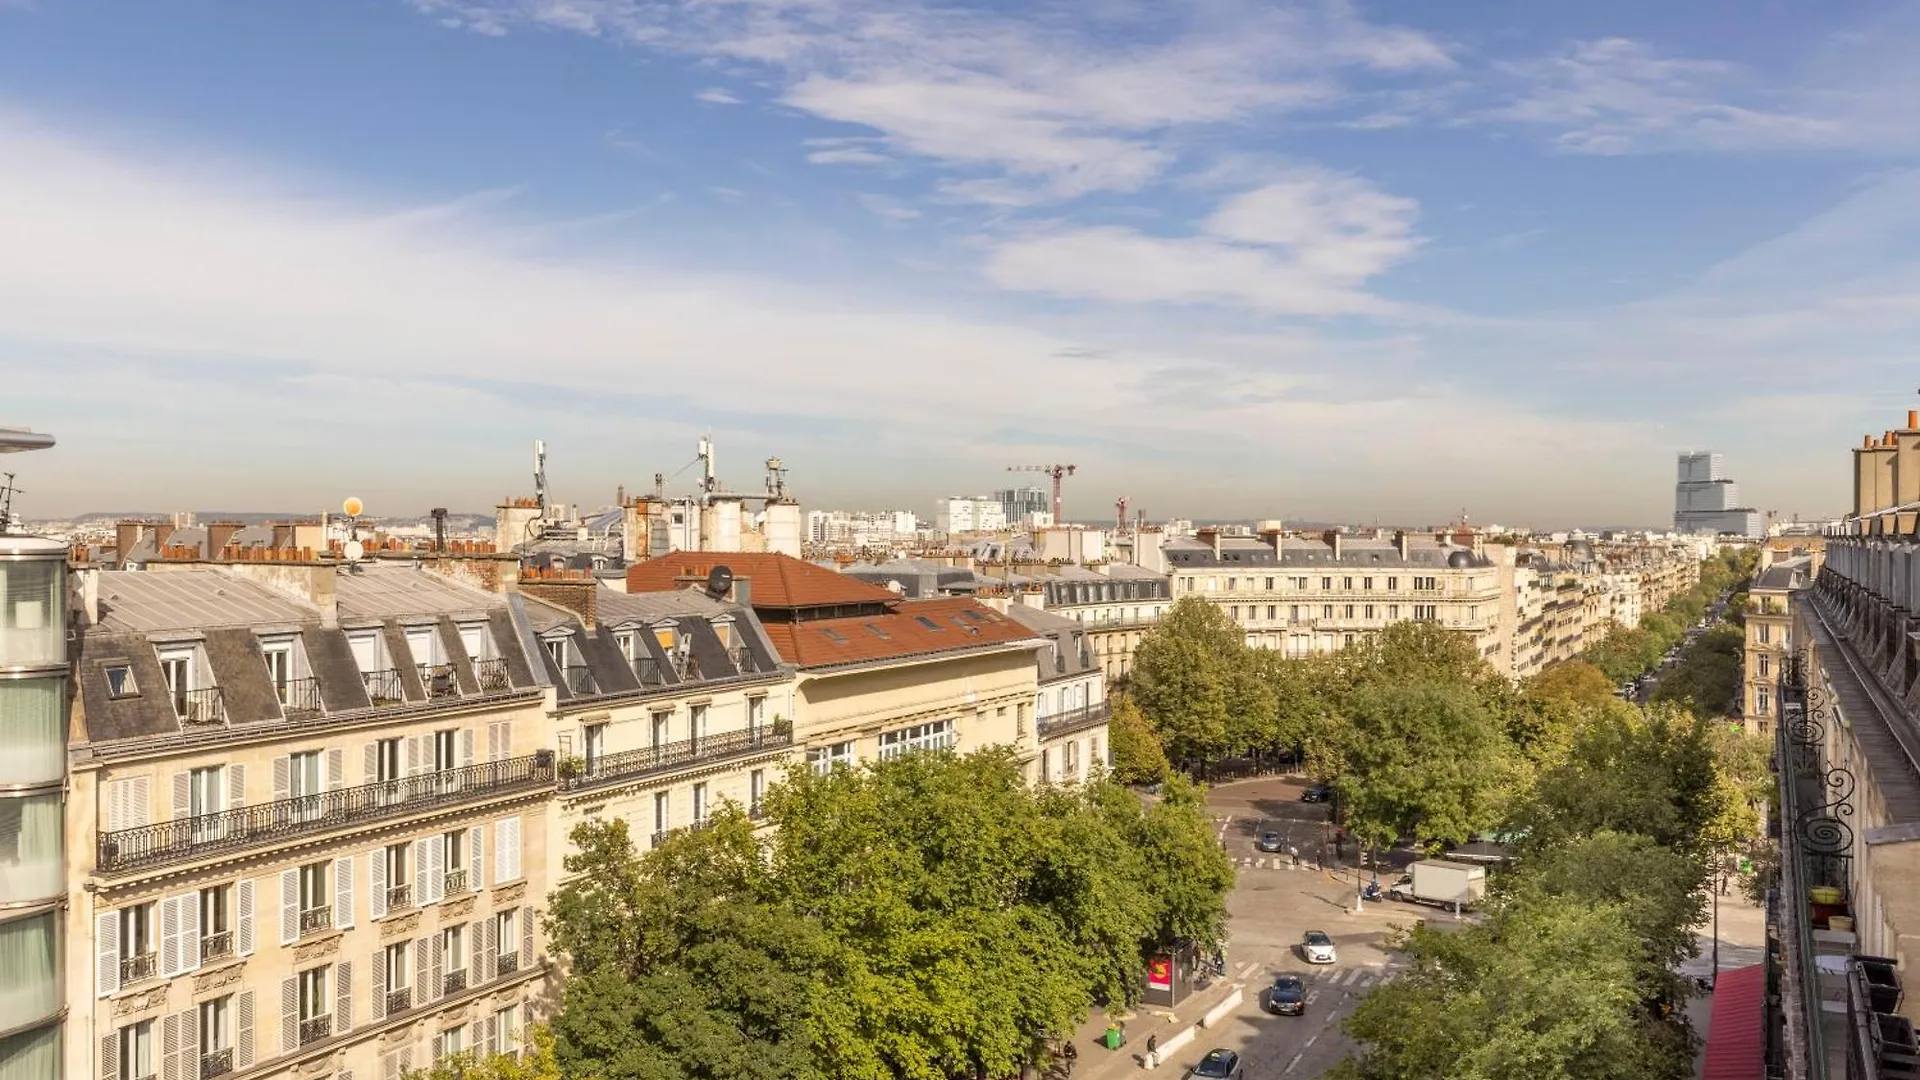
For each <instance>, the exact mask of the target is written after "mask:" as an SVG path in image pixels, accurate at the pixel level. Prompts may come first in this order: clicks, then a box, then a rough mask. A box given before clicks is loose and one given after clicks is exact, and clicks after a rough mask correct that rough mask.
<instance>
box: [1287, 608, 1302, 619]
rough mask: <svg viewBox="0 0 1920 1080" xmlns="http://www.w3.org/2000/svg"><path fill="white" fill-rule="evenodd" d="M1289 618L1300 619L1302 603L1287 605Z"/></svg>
mask: <svg viewBox="0 0 1920 1080" xmlns="http://www.w3.org/2000/svg"><path fill="white" fill-rule="evenodd" d="M1287 619H1288V621H1290V622H1299V621H1300V605H1299V604H1289V605H1287Z"/></svg>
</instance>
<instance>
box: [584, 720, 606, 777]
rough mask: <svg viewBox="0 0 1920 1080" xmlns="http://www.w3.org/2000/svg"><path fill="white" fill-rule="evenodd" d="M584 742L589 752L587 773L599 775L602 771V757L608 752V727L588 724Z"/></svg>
mask: <svg viewBox="0 0 1920 1080" xmlns="http://www.w3.org/2000/svg"><path fill="white" fill-rule="evenodd" d="M583 741H584V743H585V745H586V752H587V772H588V773H589V774H593V773H598V772H599V771H600V756H601V755H602V754H605V753H606V752H607V725H605V724H588V725H587V727H586V738H585V740H583Z"/></svg>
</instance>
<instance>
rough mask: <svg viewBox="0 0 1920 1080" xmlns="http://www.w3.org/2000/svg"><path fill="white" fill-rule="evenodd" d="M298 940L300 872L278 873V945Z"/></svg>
mask: <svg viewBox="0 0 1920 1080" xmlns="http://www.w3.org/2000/svg"><path fill="white" fill-rule="evenodd" d="M298 940H300V871H298V870H282V871H280V944H282V945H291V944H293V943H294V942H296V941H298Z"/></svg>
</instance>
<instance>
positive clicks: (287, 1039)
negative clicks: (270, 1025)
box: [280, 979, 300, 1054]
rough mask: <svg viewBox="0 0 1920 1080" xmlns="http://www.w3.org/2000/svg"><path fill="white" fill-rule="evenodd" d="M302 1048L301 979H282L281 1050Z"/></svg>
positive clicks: (291, 1051)
mask: <svg viewBox="0 0 1920 1080" xmlns="http://www.w3.org/2000/svg"><path fill="white" fill-rule="evenodd" d="M298 1049H300V980H299V979H281V980H280V1050H281V1052H282V1053H287V1054H291V1053H293V1052H294V1051H295V1050H298Z"/></svg>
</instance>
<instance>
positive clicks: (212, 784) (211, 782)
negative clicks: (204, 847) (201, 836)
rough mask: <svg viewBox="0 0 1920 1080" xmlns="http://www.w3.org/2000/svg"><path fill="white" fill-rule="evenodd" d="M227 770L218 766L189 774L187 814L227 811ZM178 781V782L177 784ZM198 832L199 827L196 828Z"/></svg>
mask: <svg viewBox="0 0 1920 1080" xmlns="http://www.w3.org/2000/svg"><path fill="white" fill-rule="evenodd" d="M225 773H226V770H225V769H223V768H221V767H220V766H218V765H213V766H210V767H208V768H204V769H195V770H193V771H192V772H190V773H188V774H187V792H188V795H187V814H188V815H189V816H191V817H199V816H201V815H202V814H217V813H219V812H220V811H221V810H224V809H226V791H227V786H226V779H225ZM177 782H178V781H176V783H177ZM196 831H198V830H197V827H196Z"/></svg>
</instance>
